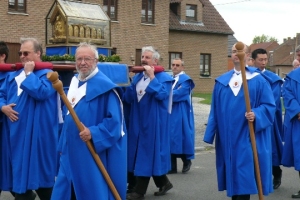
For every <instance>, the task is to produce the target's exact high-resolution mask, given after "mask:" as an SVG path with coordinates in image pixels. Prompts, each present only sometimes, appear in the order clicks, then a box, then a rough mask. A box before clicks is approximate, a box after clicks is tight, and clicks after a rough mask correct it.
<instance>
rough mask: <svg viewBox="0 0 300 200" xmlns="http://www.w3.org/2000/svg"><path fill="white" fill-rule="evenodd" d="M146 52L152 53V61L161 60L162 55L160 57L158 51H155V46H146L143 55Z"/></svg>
mask: <svg viewBox="0 0 300 200" xmlns="http://www.w3.org/2000/svg"><path fill="white" fill-rule="evenodd" d="M145 51H150V52H152V60H155V59H157V60H159V58H160V55H159V53H158V51H157V50H155V49H154V47H153V46H146V47H143V48H142V54H143V53H144V52H145Z"/></svg>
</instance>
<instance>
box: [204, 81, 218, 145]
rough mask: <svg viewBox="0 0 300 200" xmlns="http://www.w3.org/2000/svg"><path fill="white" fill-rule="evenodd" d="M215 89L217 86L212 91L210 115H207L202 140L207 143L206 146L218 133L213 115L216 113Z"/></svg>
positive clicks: (215, 117) (215, 118)
mask: <svg viewBox="0 0 300 200" xmlns="http://www.w3.org/2000/svg"><path fill="white" fill-rule="evenodd" d="M216 87H217V85H215V87H214V91H213V94H212V102H211V106H210V113H209V117H208V122H207V127H206V130H205V134H204V138H203V141H204V142H206V143H208V144H212V143H213V141H214V138H215V135H216V132H217V131H218V126H217V116H215V114H216V112H215V109H216V105H215V98H214V97H216V95H217V94H216Z"/></svg>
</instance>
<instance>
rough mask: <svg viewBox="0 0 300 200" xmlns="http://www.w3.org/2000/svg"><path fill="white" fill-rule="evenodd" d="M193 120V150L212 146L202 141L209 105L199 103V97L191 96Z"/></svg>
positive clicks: (201, 149)
mask: <svg viewBox="0 0 300 200" xmlns="http://www.w3.org/2000/svg"><path fill="white" fill-rule="evenodd" d="M192 100H193V108H194V118H195V119H194V120H195V151H203V150H209V149H212V148H214V146H213V145H211V144H207V143H205V142H203V136H204V132H205V129H206V125H205V124H206V123H207V119H208V115H209V111H210V105H206V104H201V103H199V102H200V101H201V98H198V97H193V98H192Z"/></svg>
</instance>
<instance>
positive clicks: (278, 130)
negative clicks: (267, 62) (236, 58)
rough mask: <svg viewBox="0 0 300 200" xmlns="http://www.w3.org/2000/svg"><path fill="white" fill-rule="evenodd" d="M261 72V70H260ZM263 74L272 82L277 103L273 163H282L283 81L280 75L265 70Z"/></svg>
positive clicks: (273, 130) (276, 164) (275, 164)
mask: <svg viewBox="0 0 300 200" xmlns="http://www.w3.org/2000/svg"><path fill="white" fill-rule="evenodd" d="M260 72H261V71H260ZM261 75H262V76H263V77H264V78H265V79H266V80H267V81H268V82H269V83H270V86H271V89H272V91H273V95H274V100H275V104H276V112H275V119H274V123H273V127H272V134H271V138H272V165H273V166H279V165H281V158H282V149H283V143H282V139H283V127H282V104H281V86H282V83H283V81H282V80H281V78H280V77H279V76H277V75H276V74H274V73H273V72H270V71H268V70H265V71H264V72H261Z"/></svg>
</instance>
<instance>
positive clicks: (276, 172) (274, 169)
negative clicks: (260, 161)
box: [272, 166, 282, 178]
mask: <svg viewBox="0 0 300 200" xmlns="http://www.w3.org/2000/svg"><path fill="white" fill-rule="evenodd" d="M272 174H273V176H274V178H281V174H282V170H281V169H280V166H272Z"/></svg>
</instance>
